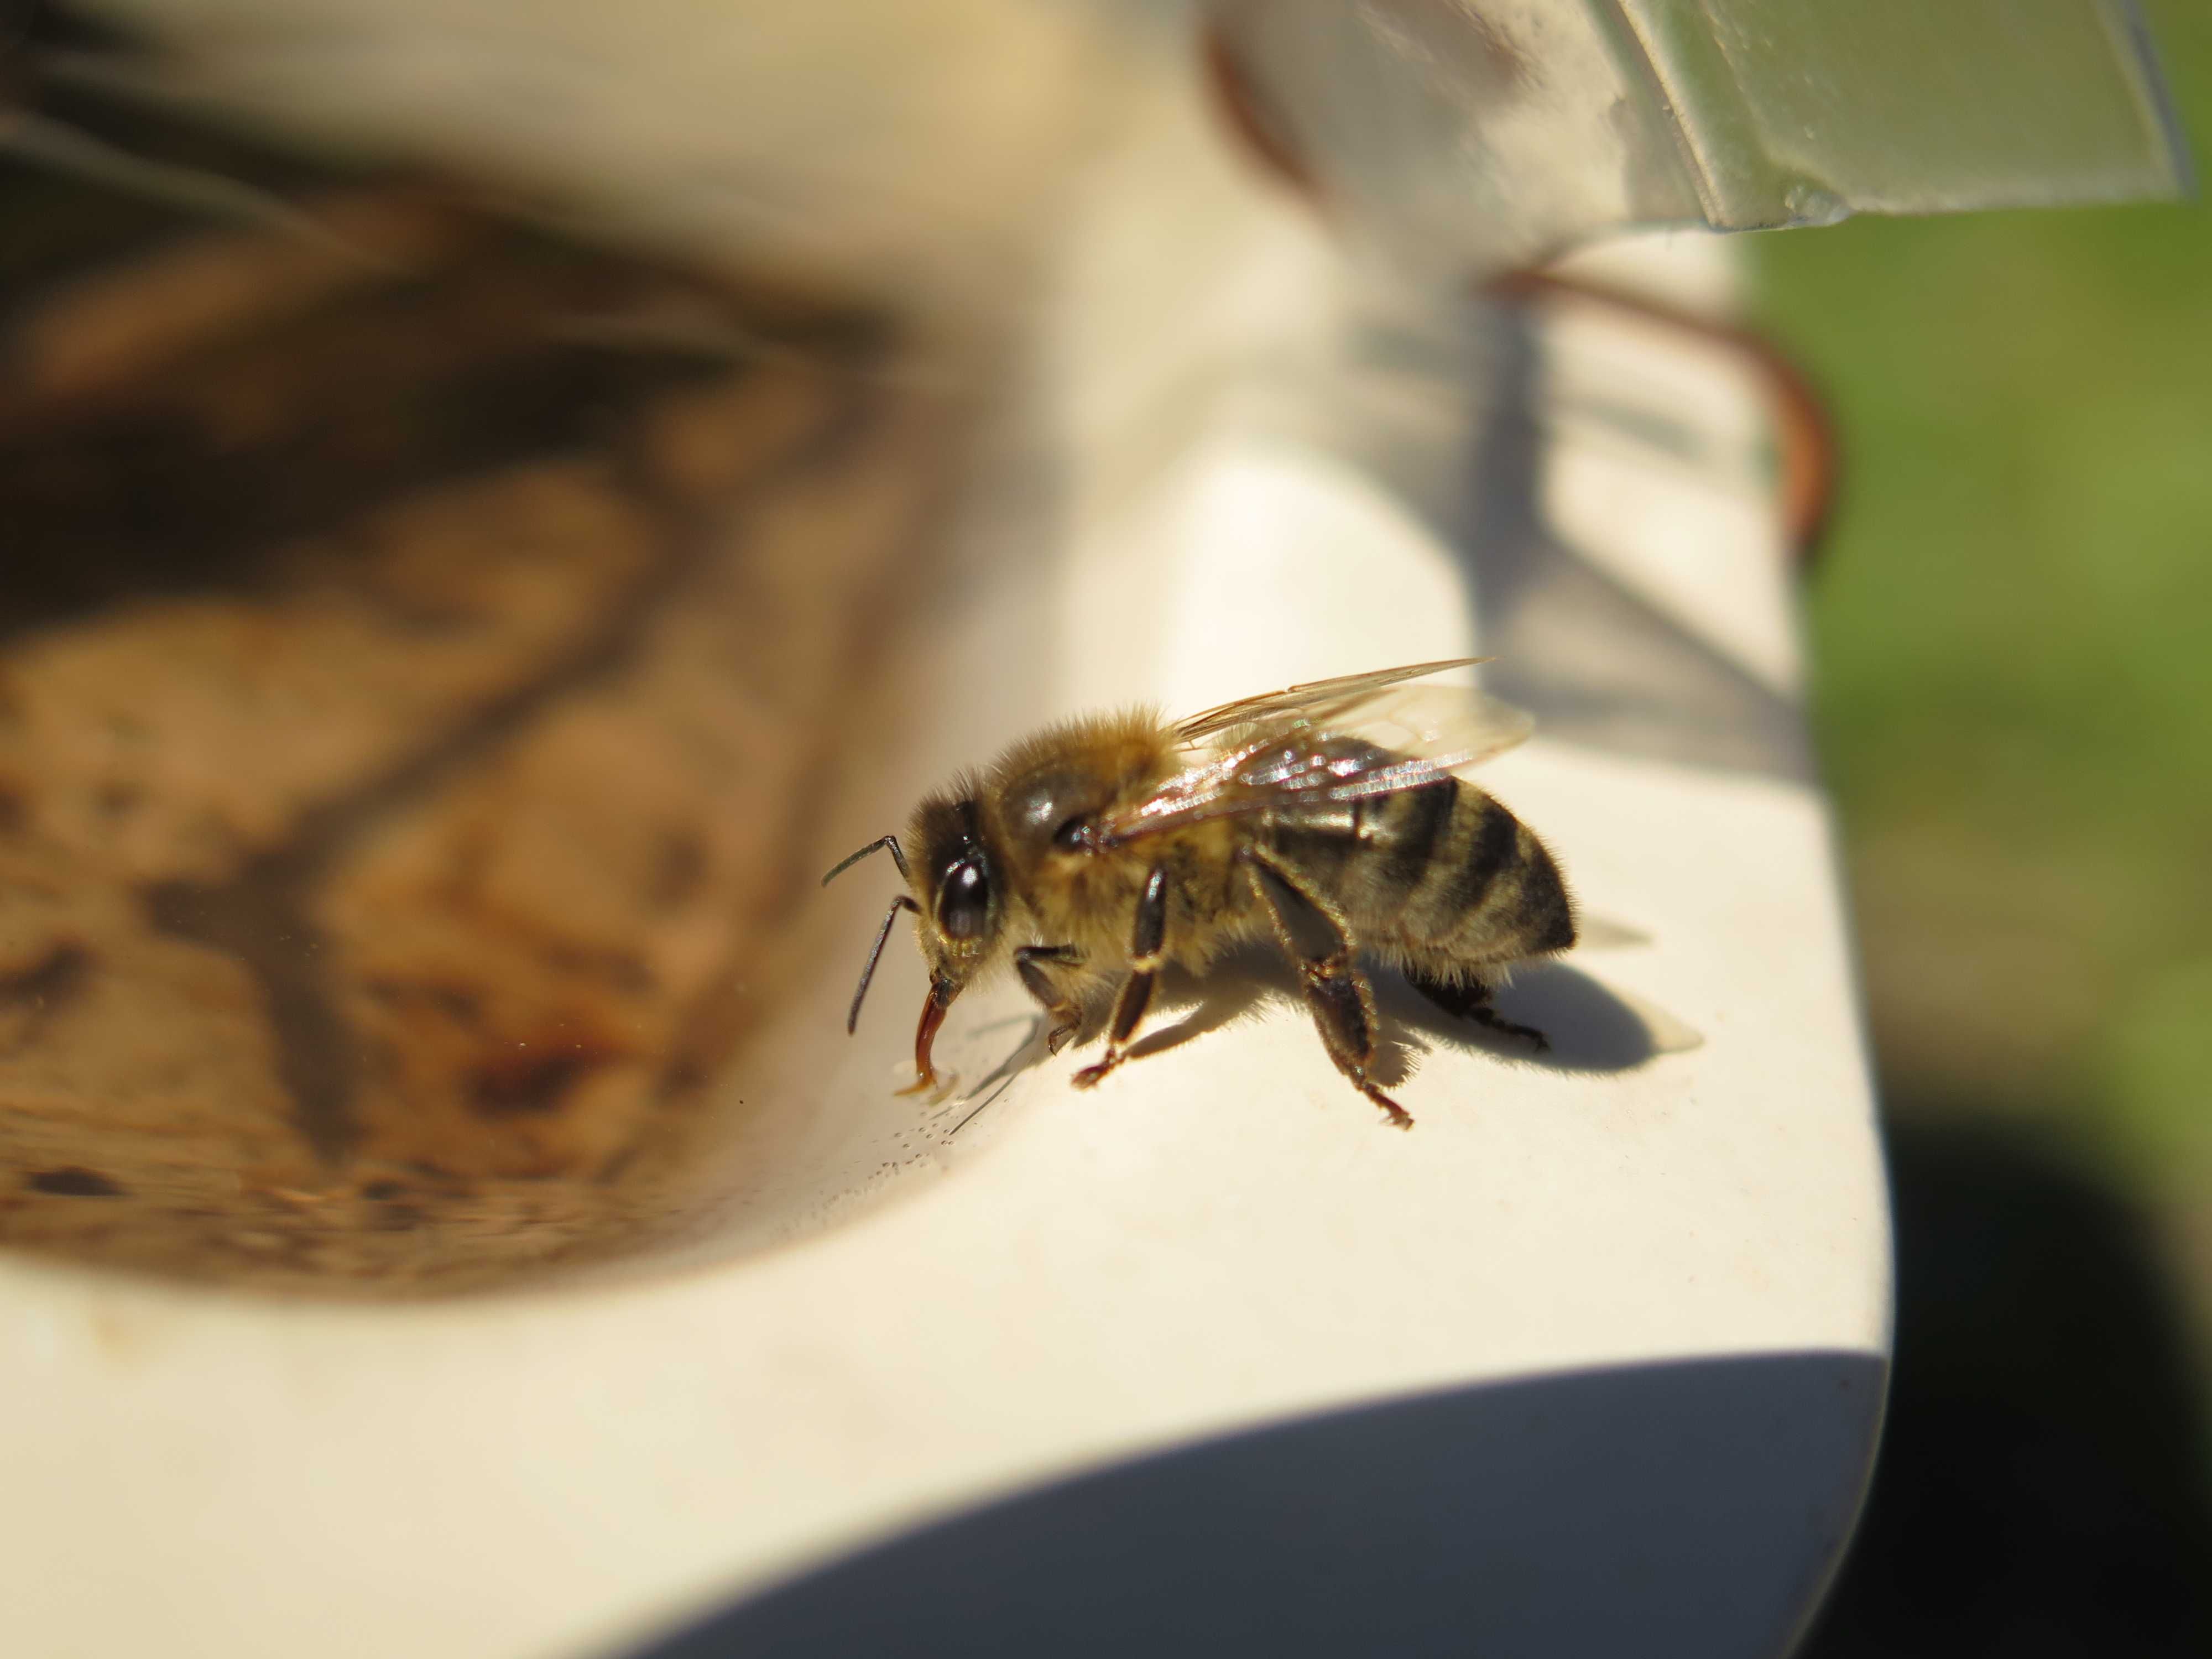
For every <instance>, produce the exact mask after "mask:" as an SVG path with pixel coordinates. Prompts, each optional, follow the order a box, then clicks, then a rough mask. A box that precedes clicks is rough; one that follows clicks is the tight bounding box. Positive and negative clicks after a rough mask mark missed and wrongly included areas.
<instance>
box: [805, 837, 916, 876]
mask: <svg viewBox="0 0 2212 1659" xmlns="http://www.w3.org/2000/svg"><path fill="white" fill-rule="evenodd" d="M885 848H889V849H890V855H891V862H892V863H893V864H896V866H898V872H899V878H900V879H901V880H902V881H911V880H912V879H913V878H912V877H911V876H909V875H908V873H907V868H906V854H905V853H903V852H902V851H901V850H900V848H899V844H898V837H897V836H878V837H877V839H875V840H874V841H872V842H869V843H868V844H867V845H866V847H863V848H861V849H860V851H859V852H857V853H854V854H852V856H851V857H849V858H842V859H839V860H837V864H836V868H835V869H833V870H831V871H830V872H829V874H828V875H826V876H824V877H823V878H822V884H823V886H824V887H827V886H828V885H829V884H830V883H831V882H833V881H835V880H836V879H837V878H838V877H840V876H842V875H843V874H844V873H845V872H847V871H848V870H849V869H851V868H852V867H853V866H854V865H856V864H858V863H859V862H860V860H862V859H864V858H866V857H867V856H868V854H871V853H880V852H882V851H884V849H885Z"/></svg>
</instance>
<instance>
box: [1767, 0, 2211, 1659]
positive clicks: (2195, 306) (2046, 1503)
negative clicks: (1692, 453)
mask: <svg viewBox="0 0 2212 1659" xmlns="http://www.w3.org/2000/svg"><path fill="white" fill-rule="evenodd" d="M2143 11H2144V14H2145V15H2146V17H2147V19H2148V22H2149V24H2150V27H2151V29H2152V32H2153V33H2154V37H2155V39H2156V40H2157V42H2158V46H2159V48H2160V58H2161V61H2162V63H2163V64H2164V66H2165V68H2166V73H2167V76H2168V81H2169V85H2170V88H2171V89H2172V94H2173V96H2174V100H2175V103H2176V105H2177V106H2178V108H2179V113H2180V116H2181V120H2182V123H2183V125H2184V128H2185V131H2187V133H2188V134H2189V136H2190V138H2191V144H2192V148H2193V149H2194V151H2195V155H2196V160H2197V164H2198V167H2200V169H2202V168H2204V167H2207V166H2209V165H2212V149H2208V146H2212V6H2207V5H2206V4H2205V3H2204V0H2155V3H2148V4H2146V5H2145V6H2144V7H2143ZM1748 246H1749V247H1750V249H1751V251H1752V252H1753V258H1754V261H1755V268H1756V271H1757V276H1758V283H1757V289H1756V292H1757V296H1758V298H1757V304H1758V308H1759V313H1760V320H1761V322H1762V325H1763V326H1764V327H1765V329H1766V330H1767V331H1769V332H1770V333H1771V335H1772V336H1773V337H1775V338H1776V339H1777V340H1778V342H1779V343H1781V344H1782V345H1783V346H1784V348H1785V349H1786V350H1787V351H1788V352H1789V353H1790V356H1793V357H1794V358H1795V359H1796V361H1797V362H1800V363H1801V364H1802V365H1803V367H1804V368H1806V369H1807V370H1808V372H1809V373H1810V374H1811V375H1812V376H1813V378H1814V380H1815V381H1816V383H1817V384H1819V385H1820V386H1821V387H1822V389H1823V390H1824V392H1826V396H1827V398H1828V399H1829V401H1830V405H1831V409H1832V414H1833V416H1834V419H1835V422H1836V425H1837V428H1838V432H1839V434H1840V436H1841V441H1842V446H1843V466H1844V473H1843V487H1844V493H1843V495H1842V498H1841V501H1840V503H1839V507H1838V513H1837V516H1836V519H1835V520H1834V523H1833V526H1832V532H1831V534H1830V536H1829V538H1828V540H1827V542H1826V545H1825V549H1824V550H1823V553H1822V556H1821V560H1820V566H1819V568H1817V570H1816V571H1815V573H1814V576H1813V579H1812V580H1811V582H1810V585H1809V627H1810V632H1811V646H1812V659H1813V663H1814V702H1815V718H1816V722H1817V728H1818V732H1819V736H1820V741H1821V744H1822V749H1823V753H1824V757H1825V760H1826V766H1827V769H1828V773H1829V778H1830V781H1831V782H1832V786H1833V788H1834V791H1835V796H1836V800H1837V805H1838V813H1839V816H1840V818H1841V822H1842V829H1843V834H1844V848H1845V853H1846V856H1847V860H1848V865H1849V878H1850V884H1851V887H1852V894H1853V899H1854V902H1855V906H1856V911H1857V926H1858V936H1859V943H1860V948H1861V951H1862V954H1863V963H1864V978H1865V984H1866V992H1867V1000H1868V1012H1869V1020H1870V1023H1871V1027H1872V1032H1873V1037H1874V1043H1875V1060H1876V1064H1877V1066H1878V1067H1879V1070H1880V1073H1881V1087H1882V1093H1883V1098H1884V1107H1885V1111H1886V1113H1887V1120H1888V1127H1887V1136H1888V1141H1889V1148H1890V1158H1891V1173H1892V1181H1893V1192H1894V1197H1895V1204H1896V1212H1897V1231H1898V1255H1899V1308H1898V1339H1897V1350H1898V1358H1897V1370H1896V1376H1895V1383H1894V1386H1893V1391H1892V1395H1891V1401H1890V1413H1889V1419H1888V1422H1887V1427H1886V1430H1885V1437H1884V1447H1883V1452H1882V1457H1881V1463H1880V1465H1879V1468H1878V1470H1877V1473H1876V1476H1875V1486H1874V1491H1873V1495H1872V1499H1871V1502H1870V1504H1869V1510H1868V1512H1867V1515H1866V1516H1865V1520H1864V1523H1863V1526H1862V1528H1861V1530H1860V1533H1859V1535H1858V1538H1857V1541H1856V1543H1855V1544H1854V1546H1853V1550H1852V1554H1851V1557H1850V1561H1849V1564H1848V1565H1847V1566H1846V1569H1845V1571H1844V1576H1843V1578H1842V1580H1841V1582H1840V1583H1839V1584H1838V1588H1837V1589H1836V1591H1835V1593H1834V1595H1832V1599H1831V1601H1830V1603H1829V1606H1828V1608H1827V1611H1826V1613H1825V1615H1824V1618H1823V1622H1822V1625H1821V1626H1820V1631H1819V1632H1818V1634H1817V1636H1816V1637H1815V1638H1814V1641H1813V1643H1812V1644H1811V1645H1810V1646H1809V1647H1808V1650H1807V1655H1808V1659H1873V1656H1877V1655H1878V1656H1884V1659H1899V1656H1912V1659H1919V1656H1923V1655H1924V1656H1931V1659H1932V1656H1936V1655H1946V1656H1948V1655H1951V1654H1982V1653H2005V1654H2054V1655H2056V1654H2069V1655H2070V1654H2076V1653H2079V1654H2083V1655H2089V1654H2105V1653H2112V1654H2128V1655H2166V1654H2172V1655H2175V1656H2182V1655H2200V1654H2205V1653H2212V1430H2208V1422H2212V1364H2208V1363H2207V1362H2208V1358H2212V210H2208V209H2207V208H2206V207H2205V206H2204V205H2203V204H2201V203H2197V204H2181V205H2171V206H2150V207H2135V208H2123V209H2107V210H2093V211H2075V212H2038V213H2010V214H1978V215H1966V216H1959V217H1953V218H1942V219H1928V220H1897V219H1863V220H1857V221H1854V222H1850V223H1846V224H1844V225H1841V226H1838V227H1836V228H1832V229H1826V230H1817V231H1803V232H1791V233H1785V234H1775V235H1767V236H1759V237H1754V238H1751V239H1749V241H1748Z"/></svg>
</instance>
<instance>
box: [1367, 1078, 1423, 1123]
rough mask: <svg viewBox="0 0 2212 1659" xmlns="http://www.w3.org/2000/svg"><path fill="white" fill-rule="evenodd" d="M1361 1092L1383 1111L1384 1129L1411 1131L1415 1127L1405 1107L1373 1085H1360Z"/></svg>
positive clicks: (1411, 1115)
mask: <svg viewBox="0 0 2212 1659" xmlns="http://www.w3.org/2000/svg"><path fill="white" fill-rule="evenodd" d="M1359 1092H1360V1093H1361V1094H1363V1095H1365V1096H1366V1097H1368V1099H1370V1100H1371V1101H1373V1102H1374V1103H1376V1105H1377V1106H1380V1107H1381V1108H1382V1109H1383V1127H1384V1128H1386V1129H1410V1128H1412V1127H1413V1114H1412V1113H1411V1112H1409V1111H1407V1109H1405V1108H1404V1107H1403V1106H1401V1105H1400V1104H1399V1103H1397V1102H1396V1101H1395V1100H1393V1099H1391V1098H1390V1097H1389V1096H1388V1095H1386V1094H1384V1093H1383V1091H1381V1090H1380V1089H1378V1088H1376V1086H1375V1085H1373V1084H1371V1083H1363V1084H1361V1085H1359Z"/></svg>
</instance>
